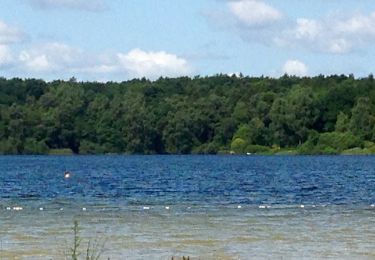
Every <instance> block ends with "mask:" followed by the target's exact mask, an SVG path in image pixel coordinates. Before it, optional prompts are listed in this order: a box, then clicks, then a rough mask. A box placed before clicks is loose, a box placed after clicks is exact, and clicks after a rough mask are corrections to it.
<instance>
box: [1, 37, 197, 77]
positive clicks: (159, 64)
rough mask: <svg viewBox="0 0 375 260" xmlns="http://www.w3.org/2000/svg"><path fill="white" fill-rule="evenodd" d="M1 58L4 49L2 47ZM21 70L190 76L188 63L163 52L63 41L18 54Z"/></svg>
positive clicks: (114, 74) (135, 75)
mask: <svg viewBox="0 0 375 260" xmlns="http://www.w3.org/2000/svg"><path fill="white" fill-rule="evenodd" d="M0 58H1V49H0ZM17 67H18V70H19V71H21V72H24V73H25V74H28V75H32V76H33V75H45V74H56V75H58V76H59V77H61V76H65V77H69V76H72V75H76V76H78V77H79V76H83V77H84V78H87V79H92V78H98V77H99V78H103V77H106V78H111V77H112V78H121V79H124V78H133V77H146V78H149V79H156V78H158V77H160V76H165V77H176V76H182V75H189V74H190V72H191V69H190V66H189V65H188V62H187V61H186V60H185V59H183V58H180V57H177V56H176V55H174V54H169V53H166V52H164V51H160V52H146V51H143V50H140V49H134V50H131V51H130V52H128V53H118V54H112V53H88V52H86V51H83V50H81V49H78V48H74V47H71V46H69V45H66V44H62V43H47V44H43V45H39V46H34V47H32V48H30V49H27V50H23V51H21V52H20V54H19V56H18V64H17Z"/></svg>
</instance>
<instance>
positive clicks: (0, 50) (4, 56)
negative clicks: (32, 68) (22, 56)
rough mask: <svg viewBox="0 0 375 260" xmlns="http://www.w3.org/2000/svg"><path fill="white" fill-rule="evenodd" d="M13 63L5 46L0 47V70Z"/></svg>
mask: <svg viewBox="0 0 375 260" xmlns="http://www.w3.org/2000/svg"><path fill="white" fill-rule="evenodd" d="M12 62H13V56H12V54H11V52H10V50H9V47H8V46H6V45H0V68H1V67H5V66H8V65H10V64H11V63H12Z"/></svg>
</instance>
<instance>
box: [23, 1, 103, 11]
mask: <svg viewBox="0 0 375 260" xmlns="http://www.w3.org/2000/svg"><path fill="white" fill-rule="evenodd" d="M28 1H29V3H30V4H31V5H32V6H33V7H36V8H40V9H55V8H56V9H61V8H65V9H72V10H83V11H89V12H101V11H105V10H107V9H108V6H107V4H106V3H105V2H104V0H28Z"/></svg>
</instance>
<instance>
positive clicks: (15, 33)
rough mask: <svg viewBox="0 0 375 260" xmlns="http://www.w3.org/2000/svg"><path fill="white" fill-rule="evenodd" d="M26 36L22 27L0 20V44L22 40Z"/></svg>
mask: <svg viewBox="0 0 375 260" xmlns="http://www.w3.org/2000/svg"><path fill="white" fill-rule="evenodd" d="M25 37H26V36H25V34H24V33H23V32H22V31H21V30H20V29H18V28H17V27H15V26H11V25H8V24H6V23H5V22H3V21H1V20H0V45H6V44H12V43H18V42H22V41H23V40H24V39H25Z"/></svg>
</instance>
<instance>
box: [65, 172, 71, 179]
mask: <svg viewBox="0 0 375 260" xmlns="http://www.w3.org/2000/svg"><path fill="white" fill-rule="evenodd" d="M70 176H71V173H70V172H69V171H66V172H64V178H65V179H69V178H70Z"/></svg>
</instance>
